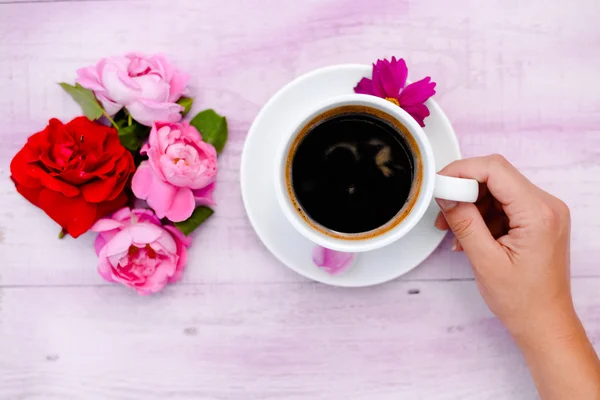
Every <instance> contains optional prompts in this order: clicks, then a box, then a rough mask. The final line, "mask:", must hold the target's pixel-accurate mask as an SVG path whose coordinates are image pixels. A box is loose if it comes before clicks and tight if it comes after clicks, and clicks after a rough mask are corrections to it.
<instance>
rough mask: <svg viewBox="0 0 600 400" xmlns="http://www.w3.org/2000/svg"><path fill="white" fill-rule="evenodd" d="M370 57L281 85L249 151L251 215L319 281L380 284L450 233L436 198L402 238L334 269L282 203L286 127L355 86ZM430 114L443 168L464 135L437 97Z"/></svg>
mask: <svg viewBox="0 0 600 400" xmlns="http://www.w3.org/2000/svg"><path fill="white" fill-rule="evenodd" d="M370 75H371V67H370V66H366V65H338V66H332V67H326V68H322V69H319V70H316V71H313V72H310V73H308V74H306V75H303V76H301V77H299V78H297V79H295V80H294V81H293V82H291V83H289V84H288V85H286V86H285V87H284V88H282V89H281V90H280V91H279V92H277V93H276V94H275V95H274V96H273V97H272V98H271V99H270V100H269V101H268V102H267V103H266V104H265V106H264V107H263V108H262V110H261V111H260V112H259V114H258V116H257V117H256V119H255V120H254V123H253V124H252V126H251V127H250V131H249V132H248V136H247V138H246V143H245V145H244V150H243V153H242V165H241V185H242V197H243V200H244V205H245V207H246V212H247V214H248V218H249V219H250V222H251V224H252V226H253V228H254V230H255V231H256V233H257V234H258V236H259V237H260V239H261V240H262V242H263V243H264V244H265V246H266V247H267V248H268V249H269V250H270V251H271V253H273V255H274V256H275V257H277V258H278V259H279V260H280V261H281V262H282V263H283V264H284V265H286V266H287V267H289V268H291V269H292V270H294V271H296V272H298V273H299V274H301V275H304V276H305V277H307V278H310V279H313V280H315V281H318V282H322V283H326V284H330V285H335V286H345V287H360V286H369V285H375V284H379V283H383V282H387V281H389V280H392V279H395V278H397V277H399V276H400V275H403V274H405V273H407V272H408V271H410V270H412V269H413V268H415V267H416V266H417V265H419V264H420V263H421V262H422V261H423V260H425V258H427V257H428V256H429V255H430V254H431V253H432V252H433V251H434V250H435V248H436V247H437V246H438V245H439V244H440V242H441V241H442V239H443V238H444V235H445V233H444V232H440V231H438V230H437V229H435V227H434V226H433V223H434V221H435V217H436V215H437V212H438V210H439V209H438V207H437V205H436V204H435V202H433V201H432V202H431V205H430V206H429V208H428V209H427V211H426V212H425V215H424V216H423V218H422V219H421V220H420V222H419V223H418V224H417V225H416V226H415V227H414V228H413V229H412V230H411V231H410V233H408V234H407V235H406V236H404V237H403V238H402V239H400V240H398V241H397V242H394V243H392V244H390V245H388V246H386V247H384V248H381V249H378V250H373V251H369V252H365V253H361V254H359V255H358V257H357V259H356V261H355V263H354V265H353V267H352V269H351V270H349V271H347V272H345V273H344V274H341V275H329V274H328V273H326V272H325V271H323V270H322V269H320V268H318V267H317V266H315V265H314V264H313V262H312V259H311V254H312V249H313V247H314V244H313V243H312V242H310V241H309V240H307V239H306V238H304V237H303V236H302V235H301V234H300V233H298V232H297V231H296V230H295V229H294V228H293V227H292V225H291V224H290V223H289V222H288V220H287V219H286V218H285V216H284V215H283V213H282V211H281V210H280V208H279V206H278V203H277V198H276V195H275V189H274V183H273V182H274V174H275V171H274V169H273V165H274V158H275V156H276V152H277V149H278V148H279V146H281V144H282V141H283V140H285V139H286V138H285V137H284V135H285V133H286V132H290V131H291V129H293V128H292V125H293V124H294V123H296V122H297V121H298V119H299V118H301V117H300V116H302V115H305V114H306V113H307V112H308V110H310V109H311V108H314V106H315V103H320V102H323V100H325V99H328V98H331V97H335V96H340V95H344V94H351V93H353V88H354V86H356V84H357V82H358V81H359V80H360V79H361V78H362V77H365V76H366V77H370ZM427 106H428V107H429V109H430V111H431V115H430V116H429V117H428V118H427V119H426V120H425V123H426V127H425V128H424V130H425V133H426V135H427V137H428V138H429V141H430V142H431V146H432V148H433V153H434V157H435V164H436V168H437V169H438V170H439V169H441V168H442V167H443V166H445V165H447V164H448V163H450V162H452V161H454V160H457V159H460V150H459V146H458V140H457V139H456V135H455V134H454V130H453V129H452V126H451V125H450V122H449V121H448V118H447V117H446V115H445V114H444V113H443V111H442V110H441V109H440V107H439V106H438V105H437V104H436V103H435V102H434V101H432V100H429V101H428V102H427Z"/></svg>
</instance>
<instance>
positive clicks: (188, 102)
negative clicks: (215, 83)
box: [177, 97, 194, 117]
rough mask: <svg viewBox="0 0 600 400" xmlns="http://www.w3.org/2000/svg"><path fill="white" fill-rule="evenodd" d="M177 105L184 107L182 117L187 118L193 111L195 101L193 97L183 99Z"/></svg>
mask: <svg viewBox="0 0 600 400" xmlns="http://www.w3.org/2000/svg"><path fill="white" fill-rule="evenodd" d="M177 104H179V105H180V106H182V107H183V111H182V113H181V116H182V117H185V116H186V115H188V113H189V112H190V111H191V110H192V104H194V99H192V98H191V97H182V98H180V99H179V100H177Z"/></svg>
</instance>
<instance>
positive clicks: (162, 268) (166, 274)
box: [135, 260, 176, 295]
mask: <svg viewBox="0 0 600 400" xmlns="http://www.w3.org/2000/svg"><path fill="white" fill-rule="evenodd" d="M175 269H176V267H175V264H174V263H173V262H172V261H169V260H165V261H164V262H162V263H161V264H160V265H159V266H158V267H157V268H156V271H155V272H154V274H152V275H150V276H149V277H148V278H147V279H146V282H144V284H143V285H141V286H136V287H135V289H136V290H137V292H138V293H139V294H141V295H148V294H152V293H156V292H160V291H161V290H162V289H163V288H164V287H165V286H166V284H167V281H168V279H169V278H170V277H171V276H173V275H174V274H175Z"/></svg>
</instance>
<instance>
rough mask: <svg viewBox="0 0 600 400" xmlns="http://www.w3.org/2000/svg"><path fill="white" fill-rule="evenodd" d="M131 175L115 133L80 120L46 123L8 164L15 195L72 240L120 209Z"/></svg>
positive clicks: (128, 159)
mask: <svg viewBox="0 0 600 400" xmlns="http://www.w3.org/2000/svg"><path fill="white" fill-rule="evenodd" d="M134 170H135V165H134V163H133V157H132V156H131V153H129V152H128V151H127V150H126V149H125V148H124V147H123V146H122V145H121V142H120V141H119V136H118V134H117V131H116V130H115V129H113V128H111V127H107V126H104V125H101V124H99V123H96V122H92V121H90V120H89V119H87V118H86V117H78V118H75V119H74V120H72V121H71V122H69V123H68V124H66V125H64V124H63V123H62V122H60V121H59V120H57V119H51V120H50V123H49V125H48V126H47V127H46V129H44V130H43V131H41V132H38V133H36V134H34V135H32V136H31V137H30V138H29V139H28V140H27V143H26V144H25V146H24V147H23V148H22V149H21V151H19V152H18V153H17V155H15V158H13V160H12V162H11V163H10V173H11V175H12V176H11V177H12V180H13V182H15V186H16V187H17V191H18V192H19V193H21V195H23V196H24V197H25V198H26V199H27V200H29V201H30V202H31V203H33V204H34V205H36V206H38V207H39V208H41V209H42V210H44V211H45V212H46V214H48V216H49V217H50V218H52V219H53V220H54V221H56V222H57V223H58V224H59V225H60V226H62V227H63V229H64V230H66V231H68V232H69V234H70V235H71V236H73V237H77V236H79V235H81V234H82V233H85V232H86V231H87V230H88V229H89V228H90V227H91V226H92V224H93V223H94V222H95V221H96V220H97V219H98V218H100V217H102V216H104V215H106V214H109V213H112V212H114V211H116V210H118V209H120V208H121V207H123V206H124V205H125V203H126V202H127V195H126V194H125V193H124V192H123V189H124V188H125V184H126V183H127V182H128V180H129V178H130V176H131V174H132V173H133V172H134Z"/></svg>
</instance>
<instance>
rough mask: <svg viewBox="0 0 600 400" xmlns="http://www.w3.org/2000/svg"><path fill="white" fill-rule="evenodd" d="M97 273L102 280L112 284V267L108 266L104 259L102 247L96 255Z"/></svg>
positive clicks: (104, 251)
mask: <svg viewBox="0 0 600 400" xmlns="http://www.w3.org/2000/svg"><path fill="white" fill-rule="evenodd" d="M98 273H99V274H100V276H101V277H102V278H104V279H105V280H106V281H108V282H114V281H115V280H114V279H113V272H112V266H111V265H110V264H109V262H108V259H107V258H106V250H105V249H104V247H103V248H102V249H101V250H100V252H99V253H98Z"/></svg>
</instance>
